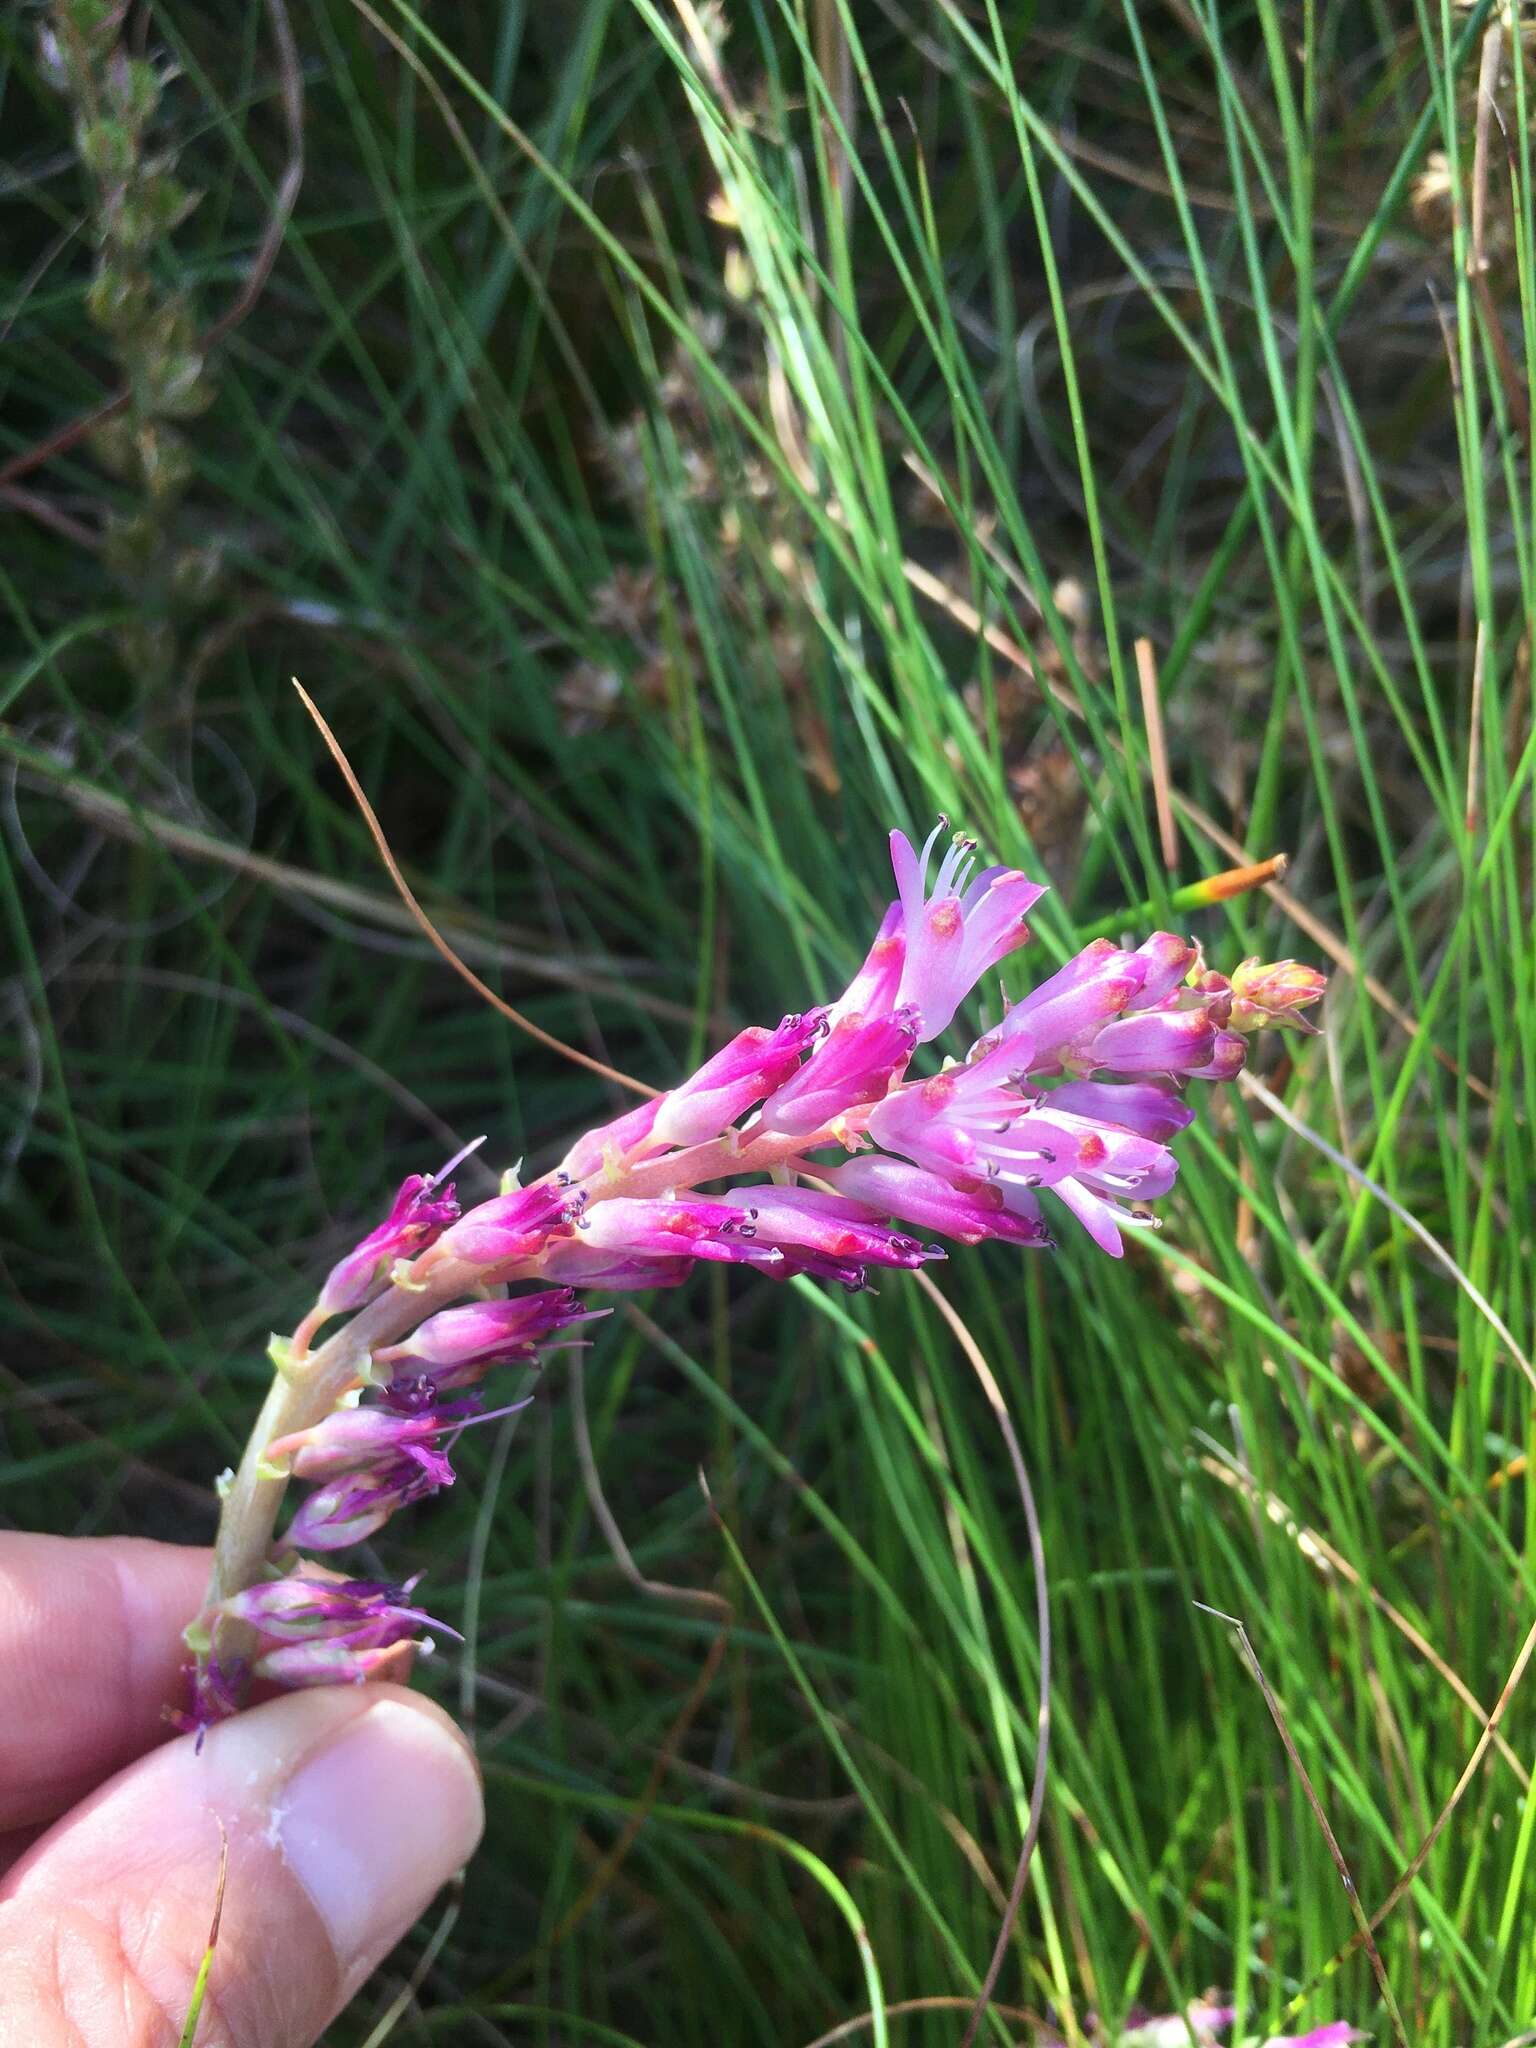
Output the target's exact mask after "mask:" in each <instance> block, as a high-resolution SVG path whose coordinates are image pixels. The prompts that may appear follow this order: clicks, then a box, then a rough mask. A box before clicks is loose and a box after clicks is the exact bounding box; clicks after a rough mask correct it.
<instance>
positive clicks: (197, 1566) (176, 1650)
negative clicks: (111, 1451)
mask: <svg viewBox="0 0 1536 2048" xmlns="http://www.w3.org/2000/svg"><path fill="white" fill-rule="evenodd" d="M211 1561H212V1559H211V1553H210V1552H208V1551H206V1550H194V1549H190V1548H187V1549H183V1548H182V1547H180V1546H179V1545H177V1544H172V1543H150V1542H146V1541H144V1540H143V1539H142V1538H139V1537H134V1536H106V1537H84V1536H83V1537H67V1536H26V1535H17V1534H14V1533H7V1534H0V1829H7V1828H18V1827H25V1826H28V1825H30V1824H32V1823H35V1822H37V1821H43V1820H51V1819H52V1818H53V1817H54V1815H56V1814H59V1813H62V1812H63V1811H64V1809H65V1808H66V1807H68V1806H72V1805H73V1804H74V1802H75V1801H76V1800H77V1799H79V1798H80V1797H81V1796H82V1795H83V1794H84V1793H86V1792H88V1791H90V1790H91V1789H92V1787H93V1786H95V1785H96V1784H98V1783H99V1782H100V1781H101V1779H102V1778H104V1777H106V1776H107V1775H108V1774H109V1773H110V1772H113V1771H116V1770H119V1769H120V1768H121V1767H122V1766H123V1765H124V1764H126V1763H129V1762H131V1761H132V1759H133V1758H134V1757H136V1756H139V1755H141V1754H142V1752H143V1751H144V1750H146V1749H149V1748H151V1747H152V1746H153V1745H154V1744H155V1743H157V1742H159V1741H161V1740H162V1739H163V1738H164V1737H165V1736H167V1735H169V1734H170V1733H171V1730H170V1729H169V1728H168V1727H167V1725H166V1723H165V1721H164V1720H163V1718H162V1709H163V1708H164V1707H166V1706H167V1705H170V1704H172V1703H173V1702H174V1701H175V1699H176V1696H177V1693H178V1690H179V1671H180V1667H181V1665H182V1663H183V1662H184V1661H185V1658H186V1654H187V1652H186V1650H185V1648H184V1646H183V1644H182V1641H181V1631H182V1630H183V1629H184V1628H185V1627H186V1625H187V1623H188V1622H189V1621H190V1620H191V1619H192V1617H193V1615H194V1614H196V1612H197V1611H198V1608H199V1607H200V1606H201V1604H202V1599H203V1590H204V1588H205V1587H206V1585H207V1583H208V1571H209V1566H210V1564H211Z"/></svg>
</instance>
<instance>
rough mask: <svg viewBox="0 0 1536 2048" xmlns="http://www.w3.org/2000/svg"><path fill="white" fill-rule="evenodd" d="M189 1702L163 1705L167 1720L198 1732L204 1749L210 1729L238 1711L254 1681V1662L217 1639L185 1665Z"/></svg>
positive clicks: (182, 1732)
mask: <svg viewBox="0 0 1536 2048" xmlns="http://www.w3.org/2000/svg"><path fill="white" fill-rule="evenodd" d="M182 1677H183V1678H184V1679H185V1681H186V1687H187V1705H186V1706H185V1707H166V1708H164V1709H163V1713H164V1717H165V1719H166V1721H167V1722H168V1723H169V1724H170V1726H171V1727H172V1728H174V1729H175V1730H176V1732H177V1734H178V1735H195V1736H196V1737H197V1748H198V1750H199V1751H201V1749H202V1746H203V1739H204V1737H205V1736H206V1735H207V1733H208V1730H209V1729H210V1728H212V1727H214V1726H216V1724H217V1723H218V1722H220V1721H227V1720H228V1719H229V1717H230V1715H231V1714H238V1713H239V1711H240V1708H241V1706H242V1705H243V1704H244V1701H245V1689H246V1686H247V1685H248V1684H249V1683H250V1678H251V1666H250V1660H249V1658H246V1657H235V1656H230V1655H228V1654H227V1653H225V1652H223V1651H221V1650H220V1649H219V1646H218V1644H217V1643H214V1644H213V1645H212V1646H211V1647H210V1648H209V1649H208V1651H207V1652H206V1653H205V1654H204V1655H203V1656H201V1657H198V1658H196V1659H194V1661H193V1662H191V1663H190V1664H184V1665H183V1666H182Z"/></svg>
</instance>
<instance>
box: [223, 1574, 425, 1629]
mask: <svg viewBox="0 0 1536 2048" xmlns="http://www.w3.org/2000/svg"><path fill="white" fill-rule="evenodd" d="M415 1583H416V1582H415V1580H412V1581H411V1584H410V1585H407V1586H390V1585H385V1584H383V1583H382V1582H381V1581H379V1580H377V1579H340V1580H338V1579H307V1578H305V1577H303V1575H302V1574H300V1573H294V1574H293V1575H291V1576H290V1577H288V1578H283V1579H269V1580H267V1581H266V1582H265V1583H264V1584H262V1585H258V1586H247V1587H246V1589H245V1591H244V1592H243V1593H236V1594H234V1595H233V1597H232V1598H230V1599H228V1600H226V1601H224V1603H223V1604H222V1606H221V1607H220V1608H219V1609H218V1610H217V1612H218V1613H219V1614H221V1615H226V1616H228V1617H229V1619H230V1620H232V1621H243V1622H245V1623H247V1624H248V1625H249V1626H250V1627H251V1628H254V1629H256V1630H257V1631H258V1632H259V1634H260V1636H261V1638H262V1639H263V1641H264V1642H265V1643H302V1642H309V1641H312V1640H313V1639H315V1638H316V1637H321V1636H324V1637H328V1638H331V1639H334V1640H338V1641H341V1642H347V1643H359V1644H367V1645H369V1646H370V1647H377V1646H379V1645H383V1644H387V1643H396V1642H400V1641H402V1640H403V1639H404V1638H405V1637H406V1636H410V1635H414V1634H415V1633H416V1631H417V1630H418V1629H423V1628H442V1627H443V1625H444V1624H443V1623H442V1622H439V1621H434V1620H433V1619H432V1617H431V1615H430V1614H427V1613H426V1612H424V1611H423V1609H421V1608H419V1607H410V1606H407V1605H406V1602H407V1601H408V1600H409V1598H410V1595H411V1593H412V1591H413V1589H414V1587H415ZM448 1633H449V1634H450V1635H452V1634H453V1633H454V1631H453V1630H452V1629H449V1630H448Z"/></svg>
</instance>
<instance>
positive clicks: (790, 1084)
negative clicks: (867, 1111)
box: [753, 1008, 918, 1138]
mask: <svg viewBox="0 0 1536 2048" xmlns="http://www.w3.org/2000/svg"><path fill="white" fill-rule="evenodd" d="M917 1031H918V1017H917V1012H916V1010H914V1009H911V1008H907V1009H902V1010H897V1011H896V1012H895V1013H894V1014H893V1015H891V1016H887V1017H866V1016H864V1015H863V1014H862V1013H861V1012H860V1011H858V1010H849V1011H848V1012H847V1013H846V1014H845V1015H843V1016H842V1017H840V1018H839V1019H838V1020H837V1022H836V1023H835V1024H834V1025H833V1026H832V1028H831V1030H830V1031H829V1032H828V1033H827V1035H826V1037H825V1038H824V1039H823V1040H822V1042H821V1044H820V1045H818V1046H817V1047H816V1049H815V1050H814V1052H812V1054H811V1056H810V1058H809V1059H808V1060H807V1061H805V1063H804V1065H803V1066H800V1067H797V1068H796V1069H795V1071H794V1073H792V1074H791V1075H790V1077H789V1079H788V1080H787V1081H786V1082H784V1084H783V1085H782V1086H781V1087H779V1088H776V1089H775V1090H774V1092H773V1093H772V1095H770V1096H769V1098H768V1100H767V1101H766V1102H765V1103H764V1104H763V1110H762V1124H763V1128H764V1130H768V1131H782V1132H784V1133H785V1134H786V1135H788V1136H790V1137H802V1138H803V1137H809V1136H810V1134H811V1133H812V1132H813V1131H819V1130H824V1129H825V1128H826V1126H827V1125H828V1124H830V1123H831V1122H832V1121H833V1120H834V1119H835V1118H836V1117H839V1116H841V1115H843V1114H844V1113H845V1112H846V1111H847V1110H850V1109H856V1108H858V1107H859V1106H860V1105H861V1104H863V1103H866V1102H876V1101H878V1100H879V1098H880V1097H881V1096H882V1095H884V1094H885V1092H886V1090H887V1089H888V1088H889V1087H890V1085H891V1082H892V1080H893V1079H894V1078H895V1076H896V1075H897V1074H899V1073H900V1072H901V1070H902V1069H903V1067H905V1066H906V1064H907V1061H908V1060H909V1059H910V1058H911V1057H912V1048H913V1047H914V1046H915V1045H916V1044H917ZM753 1128H754V1130H755V1129H756V1128H757V1127H756V1125H754V1126H753Z"/></svg>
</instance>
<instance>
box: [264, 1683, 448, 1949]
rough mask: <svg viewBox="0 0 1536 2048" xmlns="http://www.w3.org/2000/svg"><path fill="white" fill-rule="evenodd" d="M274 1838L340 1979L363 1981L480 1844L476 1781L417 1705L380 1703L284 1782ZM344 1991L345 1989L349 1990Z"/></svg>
mask: <svg viewBox="0 0 1536 2048" xmlns="http://www.w3.org/2000/svg"><path fill="white" fill-rule="evenodd" d="M278 1811H279V1818H278V1829H279V1835H280V1839H281V1842H282V1847H283V1853H284V1855H285V1856H286V1857H287V1860H288V1864H289V1867H290V1868H291V1869H292V1871H293V1872H294V1874H295V1876H296V1877H297V1878H298V1880H299V1882H300V1883H301V1884H302V1885H303V1887H304V1889H305V1890H306V1891H307V1892H308V1893H309V1896H310V1898H311V1899H312V1900H313V1901H314V1903H315V1906H316V1909H317V1910H318V1912H319V1914H320V1917H321V1919H322V1920H323V1921H324V1922H325V1924H326V1927H327V1929H328V1930H329V1932H330V1936H331V1942H332V1945H333V1946H334V1948H335V1950H336V1958H337V1961H338V1962H339V1964H340V1965H341V1969H342V1974H343V1976H344V1977H346V1978H348V1979H349V1980H350V1979H351V1978H353V1977H357V1978H361V1977H363V1976H366V1975H367V1973H368V1971H369V1970H371V1969H372V1968H373V1966H374V1964H375V1963H377V1962H378V1960H379V1958H380V1957H381V1956H382V1955H384V1954H385V1953H386V1952H387V1951H388V1950H389V1949H390V1948H392V1947H393V1946H394V1944H395V1943H396V1942H397V1941H398V1940H399V1938H400V1936H401V1935H402V1934H403V1933H404V1932H405V1930H406V1928H408V1927H409V1926H410V1925H411V1923H412V1921H413V1920H415V1919H417V1918H418V1916H419V1915H420V1914H421V1913H422V1912H423V1911H424V1910H425V1908H426V1907H427V1905H428V1903H429V1902H430V1900H431V1898H432V1895H433V1893H434V1892H436V1891H437V1890H438V1889H439V1887H440V1886H442V1885H443V1884H445V1883H446V1882H447V1881H448V1879H449V1878H450V1877H452V1876H453V1874H454V1872H455V1871H457V1870H460V1869H462V1867H463V1866H464V1864H465V1863H467V1862H468V1860H469V1858H470V1856H471V1855H472V1853H473V1851H474V1847H475V1844H476V1842H478V1841H479V1839H480V1829H481V1825H482V1811H481V1802H480V1781H479V1775H478V1773H477V1772H476V1769H475V1765H474V1761H473V1759H472V1757H471V1756H470V1753H469V1751H468V1749H467V1748H466V1746H465V1744H464V1743H463V1742H462V1740H461V1739H460V1738H459V1736H458V1735H457V1734H456V1733H455V1732H454V1731H453V1729H452V1728H451V1727H450V1726H449V1724H448V1723H447V1722H446V1721H445V1720H444V1719H443V1717H442V1716H441V1715H440V1714H438V1713H437V1712H436V1711H435V1710H434V1709H433V1708H431V1707H429V1706H427V1705H426V1704H425V1702H422V1703H418V1704H412V1703H408V1702H407V1701H405V1700H395V1699H388V1700H379V1701H378V1702H376V1704H375V1705H373V1706H371V1707H369V1708H368V1710H367V1712H366V1713H363V1714H360V1715H359V1716H358V1718H357V1719H356V1720H354V1721H349V1722H348V1723H347V1725H346V1726H345V1727H344V1728H343V1729H342V1730H341V1731H340V1732H339V1733H338V1734H337V1735H336V1736H335V1738H334V1739H333V1740H332V1741H330V1742H328V1743H326V1744H325V1745H324V1747H323V1748H321V1749H319V1750H316V1751H314V1752H312V1754H311V1755H310V1756H308V1757H307V1758H306V1759H305V1761H304V1763H303V1764H302V1765H301V1766H300V1768H299V1769H298V1771H297V1772H295V1774H294V1776H293V1777H292V1778H291V1779H290V1780H289V1782H288V1785H287V1787H286V1789H285V1791H284V1795H283V1799H282V1803H281V1805H280V1807H279V1810H278ZM349 1988H350V1986H349Z"/></svg>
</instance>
